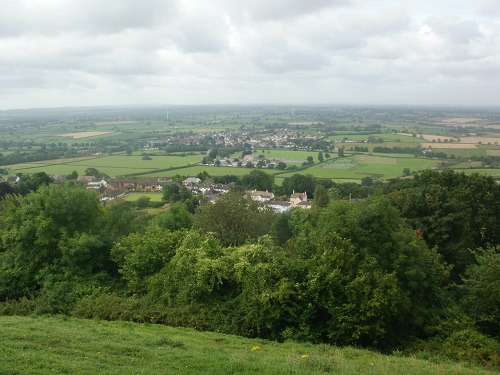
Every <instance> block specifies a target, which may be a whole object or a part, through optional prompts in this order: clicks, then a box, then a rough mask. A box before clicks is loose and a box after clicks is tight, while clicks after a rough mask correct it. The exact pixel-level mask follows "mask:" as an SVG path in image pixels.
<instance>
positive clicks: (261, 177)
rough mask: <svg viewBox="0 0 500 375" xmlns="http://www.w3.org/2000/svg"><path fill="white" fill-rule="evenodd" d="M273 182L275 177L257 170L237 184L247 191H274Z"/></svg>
mask: <svg viewBox="0 0 500 375" xmlns="http://www.w3.org/2000/svg"><path fill="white" fill-rule="evenodd" d="M273 182H274V175H271V174H268V173H266V172H264V171H260V170H257V169H255V170H253V171H251V172H250V173H249V174H247V175H245V176H243V177H241V178H240V180H239V181H238V182H237V183H238V184H239V185H241V186H242V187H243V188H244V189H245V190H261V191H266V190H267V191H272V189H273Z"/></svg>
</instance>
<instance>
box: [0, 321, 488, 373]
mask: <svg viewBox="0 0 500 375" xmlns="http://www.w3.org/2000/svg"><path fill="white" fill-rule="evenodd" d="M48 373H54V374H272V375H277V374H301V375H303V374H323V373H333V374H356V375H358V374H403V373H404V374H406V375H411V374H419V375H420V374H432V375H435V374H492V373H495V371H493V370H489V369H486V368H476V367H469V366H467V365H462V364H457V363H440V364H436V363H432V362H430V361H426V360H421V359H416V358H413V357H402V356H386V355H382V354H378V353H375V352H371V351H368V350H359V349H353V348H336V347H333V346H328V345H312V344H304V343H295V342H285V343H282V344H281V343H275V342H271V341H265V340H260V339H247V338H242V337H238V336H230V335H224V334H219V333H210V332H197V331H195V330H192V329H184V328H172V327H166V326H162V325H152V324H136V323H129V322H107V321H97V320H79V319H72V318H67V317H64V316H60V317H0V374H2V375H4V374H48Z"/></svg>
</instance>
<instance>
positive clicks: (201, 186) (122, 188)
mask: <svg viewBox="0 0 500 375" xmlns="http://www.w3.org/2000/svg"><path fill="white" fill-rule="evenodd" d="M52 178H53V179H54V181H55V182H56V183H62V182H64V181H65V180H66V177H65V176H62V175H53V176H52ZM0 180H1V179H0ZM5 181H6V182H10V183H17V182H18V181H19V177H15V176H14V177H8V178H7V179H5ZM76 181H77V182H78V183H81V184H83V185H84V186H85V187H86V188H87V189H95V190H97V191H98V192H99V196H100V199H101V201H103V202H105V201H108V200H114V199H119V198H123V197H124V196H125V195H126V194H127V193H128V192H130V191H144V192H160V191H162V190H163V186H165V185H167V184H172V183H174V181H173V179H171V178H168V177H163V178H109V179H104V178H96V177H94V176H78V178H77V179H76ZM0 182H2V181H0ZM182 185H183V186H185V187H186V188H187V189H188V190H190V191H191V192H192V193H193V195H202V196H203V197H204V198H205V199H206V200H207V201H208V202H212V203H213V202H215V201H216V200H217V199H218V197H219V196H220V195H221V194H224V193H227V192H229V191H230V190H231V189H232V188H233V186H232V185H233V184H214V183H211V182H203V181H201V180H200V179H199V178H198V177H189V178H186V179H185V180H184V181H182ZM245 194H246V195H248V196H249V197H250V198H252V199H254V200H256V201H259V202H262V203H264V204H265V205H267V206H270V207H272V208H273V209H274V210H275V211H276V212H285V211H288V210H290V209H292V208H295V207H298V208H311V206H312V201H310V200H308V199H307V193H295V192H294V193H293V194H291V195H290V199H289V201H275V200H274V198H275V196H274V193H272V192H269V191H258V190H248V191H246V192H245Z"/></svg>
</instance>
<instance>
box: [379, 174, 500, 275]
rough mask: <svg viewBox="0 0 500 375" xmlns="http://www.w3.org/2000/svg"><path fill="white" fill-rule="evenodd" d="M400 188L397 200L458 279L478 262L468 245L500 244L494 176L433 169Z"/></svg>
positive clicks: (499, 196)
mask: <svg viewBox="0 0 500 375" xmlns="http://www.w3.org/2000/svg"><path fill="white" fill-rule="evenodd" d="M395 183H396V184H398V182H397V181H396V182H395ZM398 186H402V187H403V188H402V189H398V190H396V191H393V192H392V193H391V194H390V195H389V196H390V198H391V200H392V202H393V204H394V205H395V206H396V207H397V208H398V209H399V210H400V211H401V214H402V215H403V216H404V217H406V218H407V219H408V221H409V223H410V224H411V225H412V226H413V228H414V229H415V230H417V229H418V230H420V231H421V232H422V234H423V237H424V239H425V240H426V242H427V243H428V244H429V246H431V247H434V246H437V248H438V251H439V252H440V253H441V254H442V255H443V257H444V259H445V260H446V261H447V262H448V263H450V264H453V265H454V267H453V271H452V273H453V279H454V280H455V281H457V282H460V280H461V279H460V275H463V274H464V272H465V269H466V268H467V265H469V264H472V263H474V257H473V255H472V253H471V252H470V250H469V249H477V248H479V247H485V246H487V245H488V244H492V245H494V244H498V243H500V231H498V223H499V222H500V185H498V184H497V183H496V182H495V181H494V180H493V179H492V178H491V177H488V176H481V175H478V174H472V175H470V176H467V175H465V174H464V173H456V172H453V171H450V170H445V171H442V172H439V171H430V170H429V171H424V172H422V173H420V174H418V175H416V176H415V177H414V179H413V181H411V182H408V183H404V184H399V185H398Z"/></svg>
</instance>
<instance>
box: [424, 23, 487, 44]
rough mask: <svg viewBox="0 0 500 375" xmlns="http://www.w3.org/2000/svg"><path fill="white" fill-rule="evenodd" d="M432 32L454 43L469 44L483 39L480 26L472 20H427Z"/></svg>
mask: <svg viewBox="0 0 500 375" xmlns="http://www.w3.org/2000/svg"><path fill="white" fill-rule="evenodd" d="M426 24H427V25H429V26H430V27H431V28H432V30H433V31H434V32H435V33H436V34H438V35H439V36H441V37H443V38H446V39H448V40H450V41H452V42H454V43H469V42H471V41H472V40H474V39H477V38H480V37H482V34H481V32H480V31H479V25H478V23H477V22H476V21H472V20H457V19H454V18H452V17H440V18H438V17H430V18H428V19H427V20H426Z"/></svg>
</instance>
